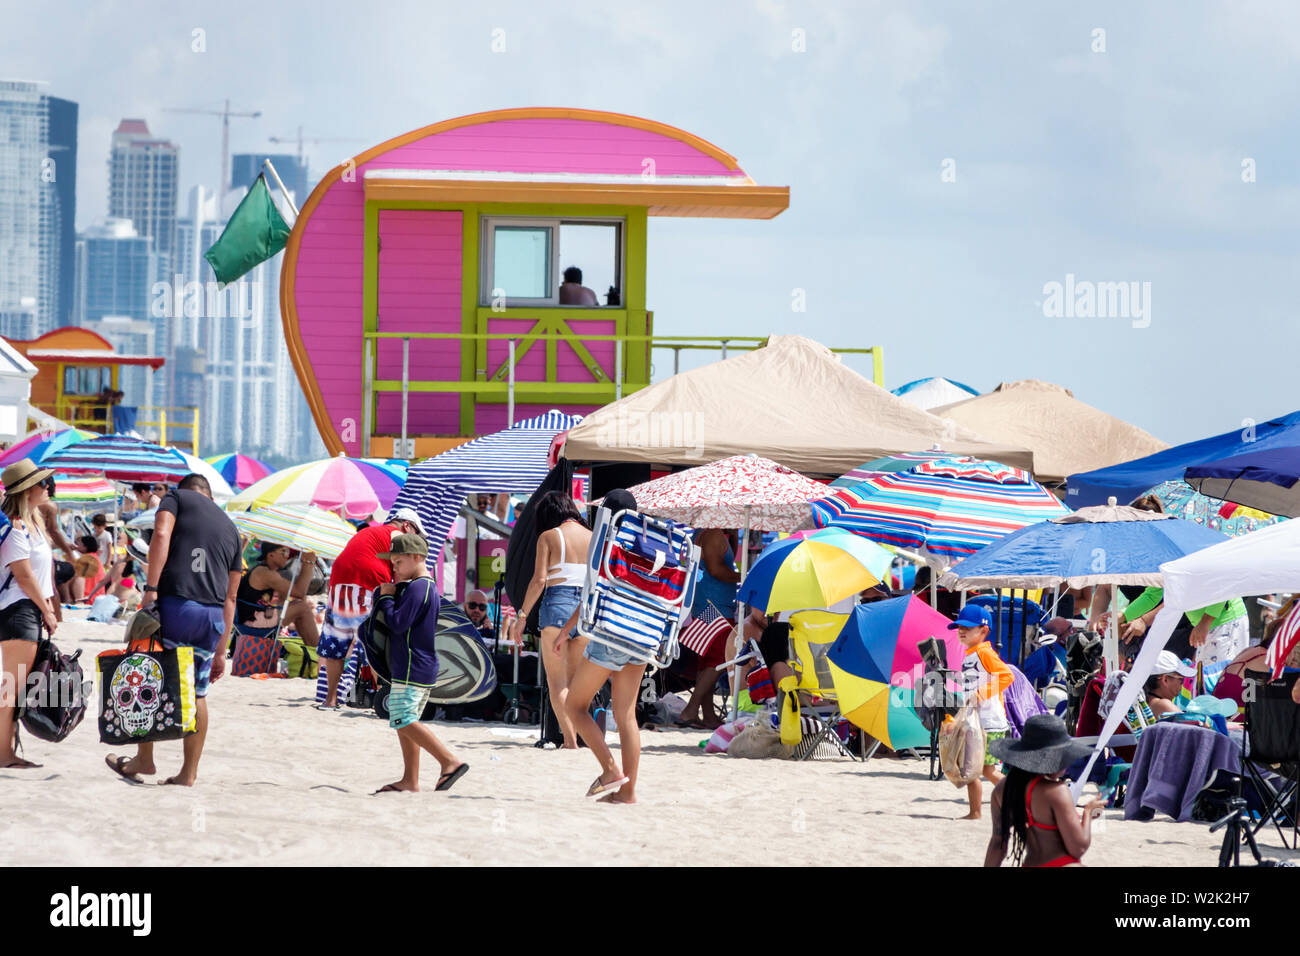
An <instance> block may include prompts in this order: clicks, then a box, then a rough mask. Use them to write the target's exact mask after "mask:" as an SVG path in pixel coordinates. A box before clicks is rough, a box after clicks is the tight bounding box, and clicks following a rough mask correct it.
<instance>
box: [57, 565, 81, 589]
mask: <svg viewBox="0 0 1300 956" xmlns="http://www.w3.org/2000/svg"><path fill="white" fill-rule="evenodd" d="M76 573H77V569H76V568H74V567H73V566H72V565H71V564H69V563H68V562H67V561H55V562H54V583H55V584H67V583H68V582H69V581H71V580H72V579H73V577H75V576H76Z"/></svg>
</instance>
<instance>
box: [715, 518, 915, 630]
mask: <svg viewBox="0 0 1300 956" xmlns="http://www.w3.org/2000/svg"><path fill="white" fill-rule="evenodd" d="M893 560H894V556H893V554H891V553H890V552H889V551H887V550H885V549H884V548H882V547H881V546H880V545H878V544H876V543H875V542H874V541H868V540H867V539H866V538H864V537H862V536H861V535H856V534H854V533H853V532H851V531H845V530H844V529H842V528H825V529H823V530H821V531H815V532H813V533H811V534H808V535H803V534H801V535H800V536H799V537H793V538H782V539H781V540H779V541H774V542H772V543H771V544H770V545H768V546H767V547H766V548H765V549H764V550H763V553H762V554H760V555H759V556H758V560H757V561H755V562H754V566H753V567H752V568H750V569H749V573H748V574H747V575H746V576H745V581H744V583H743V584H742V585H741V586H740V591H739V593H738V594H737V595H736V597H737V599H738V600H740V601H743V602H744V603H745V604H747V605H749V606H751V607H759V608H762V609H763V610H764V611H766V612H767V613H769V614H772V613H775V612H777V611H794V610H799V609H800V608H818V607H830V606H831V605H832V604H834V603H835V602H836V601H841V600H843V599H844V598H846V597H850V596H851V595H854V594H857V593H858V592H859V591H862V590H864V589H866V588H869V587H873V586H874V585H877V584H879V583H881V582H882V581H887V580H889V568H890V565H891V564H892V563H893Z"/></svg>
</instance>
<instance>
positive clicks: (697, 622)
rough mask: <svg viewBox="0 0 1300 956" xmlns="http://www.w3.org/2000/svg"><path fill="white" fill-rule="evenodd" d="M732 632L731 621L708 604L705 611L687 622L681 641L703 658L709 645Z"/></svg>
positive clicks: (683, 645) (684, 645)
mask: <svg viewBox="0 0 1300 956" xmlns="http://www.w3.org/2000/svg"><path fill="white" fill-rule="evenodd" d="M730 630H731V620H730V619H729V618H725V617H723V616H722V615H721V614H720V613H719V612H718V609H717V608H716V607H714V606H713V605H712V604H708V605H706V606H705V608H704V610H703V611H701V612H700V613H699V614H698V615H696V616H695V617H693V618H691V619H690V620H689V621H687V622H686V626H685V627H683V628H682V632H681V635H680V638H679V639H680V640H681V644H682V647H685V648H687V649H688V650H692V651H694V652H695V653H696V654H699V655H700V656H701V657H703V656H704V652H705V651H707V650H708V649H709V645H710V644H712V643H713V642H714V641H715V640H717V639H718V638H719V637H721V636H722V635H724V634H727V633H728V632H730Z"/></svg>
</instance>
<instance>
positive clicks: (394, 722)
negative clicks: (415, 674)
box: [388, 681, 433, 730]
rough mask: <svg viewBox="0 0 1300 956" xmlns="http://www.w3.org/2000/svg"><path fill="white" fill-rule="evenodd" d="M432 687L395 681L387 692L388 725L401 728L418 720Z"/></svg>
mask: <svg viewBox="0 0 1300 956" xmlns="http://www.w3.org/2000/svg"><path fill="white" fill-rule="evenodd" d="M432 689H433V688H431V687H422V686H421V685H419V684H403V683H401V682H399V681H395V682H394V683H393V687H392V690H390V691H389V692H388V726H389V727H392V728H393V729H394V730H401V729H402V728H403V727H409V726H410V725H411V724H413V723H415V722H416V721H417V720H419V719H420V716H421V715H422V714H423V713H424V705H425V704H427V703H428V702H429V692H430V691H431V690H432Z"/></svg>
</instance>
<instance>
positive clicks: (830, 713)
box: [783, 611, 857, 760]
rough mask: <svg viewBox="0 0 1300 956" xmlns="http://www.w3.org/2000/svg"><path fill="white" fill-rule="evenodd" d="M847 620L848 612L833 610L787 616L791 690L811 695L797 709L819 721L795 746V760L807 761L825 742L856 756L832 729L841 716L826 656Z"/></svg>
mask: <svg viewBox="0 0 1300 956" xmlns="http://www.w3.org/2000/svg"><path fill="white" fill-rule="evenodd" d="M848 619H849V616H848V615H847V614H836V613H835V612H833V611H798V612H797V613H795V614H791V615H790V656H791V658H792V660H791V662H790V664H791V669H792V670H793V671H794V679H795V685H794V693H799V692H803V693H804V694H805V695H807V696H809V697H811V698H813V700H812V703H810V704H803V705H801V706H800V708H799V709H800V712H801V714H802V716H804V717H808V716H815V717H816V718H817V721H818V729H817V730H816V731H815V732H814V733H812V734H805V735H804V736H803V739H802V740H800V742H799V744H798V746H797V747H796V748H795V754H794V756H795V759H796V760H808V759H810V758H812V757H814V756H816V755H817V754H818V751H819V749H824V748H823V747H822V745H823V744H826V743H829V744H831V746H832V747H833V748H834V749H835V751H836V752H837V753H838V754H839V755H840V756H844V757H849V758H851V759H853V760H856V759H857V757H855V756H854V755H853V752H852V751H851V750H849V748H848V747H847V746H846V745H845V743H844V741H842V740H840V736H839V734H838V733H836V730H835V729H836V727H837V726H839V723H840V720H841V719H842V715H841V714H840V705H839V699H838V698H837V697H836V694H835V682H834V679H833V678H832V677H831V668H830V661H829V659H828V658H827V656H826V655H827V654H828V653H829V651H830V649H831V645H832V644H834V643H835V639H836V638H838V637H839V636H840V631H842V630H843V629H844V624H845V622H846V621H847V620H848ZM783 683H785V682H784V681H783Z"/></svg>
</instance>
